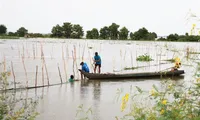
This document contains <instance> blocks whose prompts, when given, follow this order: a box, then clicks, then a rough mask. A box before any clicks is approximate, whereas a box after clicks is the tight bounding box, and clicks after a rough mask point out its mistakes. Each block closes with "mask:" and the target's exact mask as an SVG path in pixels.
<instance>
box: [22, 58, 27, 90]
mask: <svg viewBox="0 0 200 120" xmlns="http://www.w3.org/2000/svg"><path fill="white" fill-rule="evenodd" d="M22 63H23V67H24V71H25V76H26V87H27V88H28V77H27V72H26V66H25V64H24V58H23V57H22Z"/></svg>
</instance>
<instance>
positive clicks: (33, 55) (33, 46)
mask: <svg viewBox="0 0 200 120" xmlns="http://www.w3.org/2000/svg"><path fill="white" fill-rule="evenodd" d="M32 46H33V58H34V59H35V47H34V44H33V45H32Z"/></svg>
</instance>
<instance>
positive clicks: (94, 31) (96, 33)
mask: <svg viewBox="0 0 200 120" xmlns="http://www.w3.org/2000/svg"><path fill="white" fill-rule="evenodd" d="M86 38H87V39H98V38H99V31H98V30H97V29H96V28H93V29H92V30H91V31H87V35H86Z"/></svg>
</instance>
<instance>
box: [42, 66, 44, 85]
mask: <svg viewBox="0 0 200 120" xmlns="http://www.w3.org/2000/svg"><path fill="white" fill-rule="evenodd" d="M42 86H44V65H43V64H42Z"/></svg>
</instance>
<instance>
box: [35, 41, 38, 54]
mask: <svg viewBox="0 0 200 120" xmlns="http://www.w3.org/2000/svg"><path fill="white" fill-rule="evenodd" d="M37 49H38V47H37V42H36V49H35V50H36V52H35V53H36V55H35V56H36V57H37V55H38V54H37V53H38V50H37Z"/></svg>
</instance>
